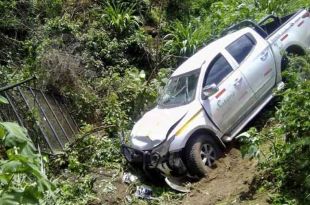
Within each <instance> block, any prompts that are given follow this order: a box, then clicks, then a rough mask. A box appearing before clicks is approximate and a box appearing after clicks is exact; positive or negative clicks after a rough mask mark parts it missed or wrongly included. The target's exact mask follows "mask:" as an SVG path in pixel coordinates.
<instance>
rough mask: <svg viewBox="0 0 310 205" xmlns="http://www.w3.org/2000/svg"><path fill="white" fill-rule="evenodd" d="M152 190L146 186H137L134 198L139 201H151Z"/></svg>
mask: <svg viewBox="0 0 310 205" xmlns="http://www.w3.org/2000/svg"><path fill="white" fill-rule="evenodd" d="M152 194H153V191H152V188H151V187H149V186H146V185H141V186H137V189H136V192H135V197H137V198H140V199H148V200H149V199H152V198H153V197H152Z"/></svg>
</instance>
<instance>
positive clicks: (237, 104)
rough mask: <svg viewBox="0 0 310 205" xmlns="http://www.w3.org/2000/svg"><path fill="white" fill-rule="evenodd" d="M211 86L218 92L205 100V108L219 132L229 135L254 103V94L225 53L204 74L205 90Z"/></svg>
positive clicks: (203, 100)
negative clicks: (214, 86)
mask: <svg viewBox="0 0 310 205" xmlns="http://www.w3.org/2000/svg"><path fill="white" fill-rule="evenodd" d="M212 84H213V85H214V84H215V85H216V90H217V92H215V93H213V94H212V93H210V94H209V96H208V97H202V105H203V107H204V109H205V111H206V112H207V114H208V115H209V117H210V118H211V120H212V121H213V123H214V124H215V125H216V126H217V127H218V129H219V130H220V131H221V132H223V133H225V134H228V133H229V131H231V129H232V128H234V127H235V126H236V125H237V124H238V122H239V120H241V119H242V117H244V115H245V114H246V112H247V110H248V108H249V107H250V105H251V104H253V100H254V94H253V92H252V90H251V89H250V87H249V85H248V83H247V81H246V79H245V78H244V76H243V74H242V73H241V72H240V70H238V69H233V67H232V66H231V64H230V63H229V62H228V61H227V59H226V58H225V57H224V55H223V54H222V53H220V54H218V55H217V56H216V57H215V58H214V59H213V61H212V62H211V64H210V65H209V67H208V68H207V70H206V73H205V77H204V80H203V88H205V87H208V86H210V85H212ZM202 96H203V95H202ZM204 98H205V99H204Z"/></svg>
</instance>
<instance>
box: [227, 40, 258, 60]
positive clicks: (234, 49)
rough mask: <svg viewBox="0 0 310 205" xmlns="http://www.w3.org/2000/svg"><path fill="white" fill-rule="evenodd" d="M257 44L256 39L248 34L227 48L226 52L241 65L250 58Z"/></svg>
mask: <svg viewBox="0 0 310 205" xmlns="http://www.w3.org/2000/svg"><path fill="white" fill-rule="evenodd" d="M255 44H256V42H255V38H254V37H253V36H252V35H251V34H246V35H243V36H241V37H240V38H238V39H237V40H236V41H234V42H233V43H232V44H230V45H229V46H227V48H226V50H227V51H228V52H229V53H230V55H232V56H233V57H234V58H235V60H236V61H237V62H238V63H239V64H240V63H241V62H242V61H243V60H244V59H245V58H246V57H247V56H248V54H249V53H250V52H251V50H252V48H253V47H254V46H255Z"/></svg>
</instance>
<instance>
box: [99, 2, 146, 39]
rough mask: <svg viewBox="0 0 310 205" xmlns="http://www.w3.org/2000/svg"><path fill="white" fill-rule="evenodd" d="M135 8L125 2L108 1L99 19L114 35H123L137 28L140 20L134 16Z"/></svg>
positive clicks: (133, 5)
mask: <svg viewBox="0 0 310 205" xmlns="http://www.w3.org/2000/svg"><path fill="white" fill-rule="evenodd" d="M135 6H136V5H135V4H129V3H127V2H119V1H108V2H107V3H106V6H105V9H104V14H103V15H102V17H101V18H102V20H103V21H104V23H105V24H106V25H109V26H110V28H111V29H114V30H115V32H116V34H123V33H124V32H127V31H129V30H132V29H134V28H137V27H139V23H140V19H139V17H137V16H135V15H134V12H135Z"/></svg>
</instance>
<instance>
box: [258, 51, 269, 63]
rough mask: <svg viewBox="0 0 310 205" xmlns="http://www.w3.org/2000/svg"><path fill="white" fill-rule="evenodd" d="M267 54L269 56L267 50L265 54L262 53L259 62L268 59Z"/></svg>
mask: <svg viewBox="0 0 310 205" xmlns="http://www.w3.org/2000/svg"><path fill="white" fill-rule="evenodd" d="M268 54H269V52H268V50H267V51H266V52H265V53H263V54H262V55H261V57H260V59H261V61H265V60H266V59H267V58H268Z"/></svg>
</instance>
